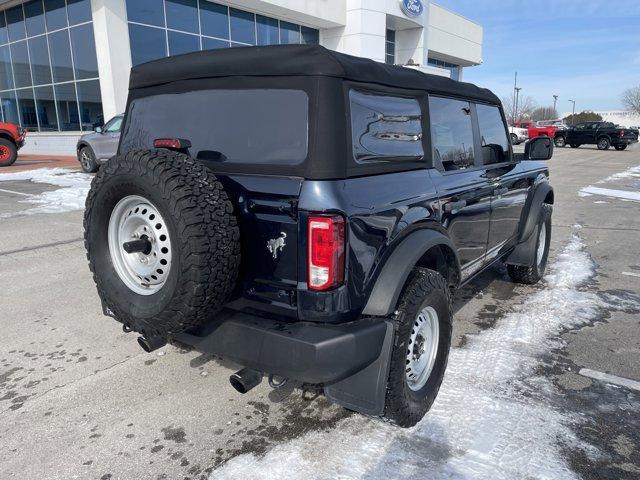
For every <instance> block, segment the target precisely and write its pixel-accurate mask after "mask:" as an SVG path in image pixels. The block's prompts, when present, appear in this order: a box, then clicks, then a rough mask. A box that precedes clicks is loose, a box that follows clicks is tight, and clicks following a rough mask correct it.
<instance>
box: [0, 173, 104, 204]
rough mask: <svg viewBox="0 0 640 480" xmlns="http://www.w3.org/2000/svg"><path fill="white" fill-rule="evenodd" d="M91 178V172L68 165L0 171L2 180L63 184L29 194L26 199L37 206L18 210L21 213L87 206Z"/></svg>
mask: <svg viewBox="0 0 640 480" xmlns="http://www.w3.org/2000/svg"><path fill="white" fill-rule="evenodd" d="M91 178H92V177H91V175H88V174H86V173H80V172H75V171H73V170H69V169H66V168H42V169H37V170H29V171H26V172H14V173H0V182H3V181H16V180H29V181H32V182H35V183H46V184H49V185H55V186H57V187H62V188H59V189H57V190H52V191H49V192H43V193H40V194H37V195H29V196H28V197H27V198H26V199H25V200H24V202H26V203H32V204H36V205H37V206H36V207H33V208H30V209H28V210H25V211H22V212H19V213H18V214H19V215H24V214H27V215H30V214H34V213H60V212H68V211H72V210H82V209H84V202H85V199H86V198H87V193H89V187H90V186H91ZM8 215H15V214H8Z"/></svg>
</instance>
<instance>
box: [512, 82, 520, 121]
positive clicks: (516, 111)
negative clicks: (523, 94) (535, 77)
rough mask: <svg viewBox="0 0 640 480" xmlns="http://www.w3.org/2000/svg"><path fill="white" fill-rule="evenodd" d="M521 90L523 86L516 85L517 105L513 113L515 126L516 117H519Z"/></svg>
mask: <svg viewBox="0 0 640 480" xmlns="http://www.w3.org/2000/svg"><path fill="white" fill-rule="evenodd" d="M520 90H522V87H515V91H516V105H515V109H514V110H515V112H514V114H513V123H514V126H515V123H516V119H517V117H518V99H519V98H520Z"/></svg>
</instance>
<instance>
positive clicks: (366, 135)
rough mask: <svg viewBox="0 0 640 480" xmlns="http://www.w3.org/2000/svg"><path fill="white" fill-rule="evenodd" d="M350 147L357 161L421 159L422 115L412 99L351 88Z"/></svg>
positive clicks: (416, 102)
mask: <svg viewBox="0 0 640 480" xmlns="http://www.w3.org/2000/svg"><path fill="white" fill-rule="evenodd" d="M349 104H350V111H351V144H352V146H353V157H354V159H355V160H356V162H359V163H369V162H381V161H393V160H396V161H403V160H421V159H422V158H423V157H424V149H423V147H422V112H421V109H420V103H419V102H418V100H417V99H415V98H404V97H397V96H391V95H380V94H374V93H370V92H364V91H360V90H355V89H352V90H350V91H349Z"/></svg>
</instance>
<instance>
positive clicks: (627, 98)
mask: <svg viewBox="0 0 640 480" xmlns="http://www.w3.org/2000/svg"><path fill="white" fill-rule="evenodd" d="M622 104H623V105H624V106H625V108H626V109H627V110H631V111H632V112H634V113H637V114H638V115H640V85H638V86H637V87H631V88H627V89H626V90H625V91H624V92H623V93H622Z"/></svg>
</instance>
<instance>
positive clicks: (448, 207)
mask: <svg viewBox="0 0 640 480" xmlns="http://www.w3.org/2000/svg"><path fill="white" fill-rule="evenodd" d="M466 206H467V201H466V200H458V201H456V202H447V203H445V204H444V211H445V213H455V212H457V211H459V210H462V209H463V208H464V207H466Z"/></svg>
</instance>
